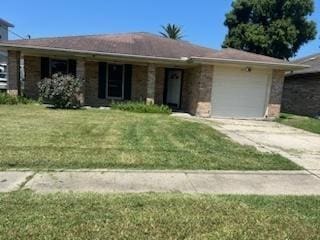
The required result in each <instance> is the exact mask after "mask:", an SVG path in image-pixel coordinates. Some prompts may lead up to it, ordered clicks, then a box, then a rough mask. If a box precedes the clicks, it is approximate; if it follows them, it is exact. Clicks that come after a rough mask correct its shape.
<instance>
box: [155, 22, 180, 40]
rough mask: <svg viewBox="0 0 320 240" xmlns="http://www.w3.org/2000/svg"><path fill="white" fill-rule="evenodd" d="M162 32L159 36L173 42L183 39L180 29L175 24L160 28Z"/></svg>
mask: <svg viewBox="0 0 320 240" xmlns="http://www.w3.org/2000/svg"><path fill="white" fill-rule="evenodd" d="M161 28H162V29H163V32H160V34H161V35H162V36H163V37H165V38H171V39H174V40H181V39H182V38H183V35H182V27H180V26H178V25H176V24H170V23H169V24H167V25H166V26H161Z"/></svg>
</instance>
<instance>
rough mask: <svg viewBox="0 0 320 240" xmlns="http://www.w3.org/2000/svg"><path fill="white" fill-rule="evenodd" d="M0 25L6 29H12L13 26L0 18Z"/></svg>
mask: <svg viewBox="0 0 320 240" xmlns="http://www.w3.org/2000/svg"><path fill="white" fill-rule="evenodd" d="M0 25H5V26H7V27H14V25H13V24H11V23H9V22H8V21H6V20H4V19H2V18H0Z"/></svg>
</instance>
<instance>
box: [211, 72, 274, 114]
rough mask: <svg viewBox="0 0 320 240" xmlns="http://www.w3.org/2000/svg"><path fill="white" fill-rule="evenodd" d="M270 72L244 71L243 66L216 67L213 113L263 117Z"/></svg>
mask: <svg viewBox="0 0 320 240" xmlns="http://www.w3.org/2000/svg"><path fill="white" fill-rule="evenodd" d="M270 72H271V71H256V72H245V71H242V70H241V69H240V68H223V67H216V68H215V75H214V80H213V99H212V108H213V109H212V113H213V116H214V117H233V118H258V117H263V116H264V114H265V108H266V106H265V105H266V96H267V88H268V79H269V76H270Z"/></svg>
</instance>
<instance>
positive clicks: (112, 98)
mask: <svg viewBox="0 0 320 240" xmlns="http://www.w3.org/2000/svg"><path fill="white" fill-rule="evenodd" d="M110 65H116V66H122V83H121V84H122V92H121V97H112V96H109V91H108V90H109V66H110ZM106 72H107V84H106V97H107V99H108V100H123V99H124V77H125V76H124V75H125V64H114V63H112V64H107V71H106Z"/></svg>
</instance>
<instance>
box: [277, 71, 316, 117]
mask: <svg viewBox="0 0 320 240" xmlns="http://www.w3.org/2000/svg"><path fill="white" fill-rule="evenodd" d="M281 110H282V112H286V113H292V114H297V115H306V116H318V115H319V114H320V74H319V73H316V74H304V75H295V76H288V77H286V79H285V81H284V88H283V97H282V108H281Z"/></svg>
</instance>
